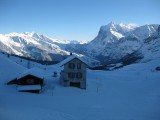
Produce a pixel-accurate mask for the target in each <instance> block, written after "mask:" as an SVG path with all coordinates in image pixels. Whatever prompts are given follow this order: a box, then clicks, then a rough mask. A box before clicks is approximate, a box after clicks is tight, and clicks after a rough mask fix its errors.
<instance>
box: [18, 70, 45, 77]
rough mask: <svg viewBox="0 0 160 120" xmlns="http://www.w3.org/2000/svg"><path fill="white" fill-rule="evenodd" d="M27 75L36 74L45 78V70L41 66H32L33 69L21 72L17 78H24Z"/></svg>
mask: <svg viewBox="0 0 160 120" xmlns="http://www.w3.org/2000/svg"><path fill="white" fill-rule="evenodd" d="M27 75H32V76H35V77H37V78H41V79H43V78H44V71H43V70H41V69H39V68H31V69H28V70H26V71H24V72H22V73H21V74H19V75H18V76H17V79H20V78H23V77H25V76H27Z"/></svg>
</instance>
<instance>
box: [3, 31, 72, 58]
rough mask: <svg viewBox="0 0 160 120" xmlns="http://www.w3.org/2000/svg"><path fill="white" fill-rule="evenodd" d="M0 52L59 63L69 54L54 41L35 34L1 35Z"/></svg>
mask: <svg viewBox="0 0 160 120" xmlns="http://www.w3.org/2000/svg"><path fill="white" fill-rule="evenodd" d="M0 50H1V51H3V52H7V53H9V54H15V55H19V56H25V57H30V58H32V59H37V60H46V61H52V60H55V61H59V60H63V59H64V56H67V55H69V52H66V51H64V50H62V49H61V48H60V47H59V46H58V45H56V44H54V41H53V39H49V38H47V37H45V36H43V35H38V34H36V33H34V32H31V33H28V32H25V33H10V34H5V35H2V34H0Z"/></svg>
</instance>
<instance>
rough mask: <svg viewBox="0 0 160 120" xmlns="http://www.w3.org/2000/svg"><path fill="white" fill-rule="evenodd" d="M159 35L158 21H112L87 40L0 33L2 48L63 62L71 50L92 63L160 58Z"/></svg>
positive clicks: (127, 62) (35, 34) (33, 34)
mask: <svg viewBox="0 0 160 120" xmlns="http://www.w3.org/2000/svg"><path fill="white" fill-rule="evenodd" d="M159 38H160V25H158V24H150V25H143V26H138V25H135V24H125V23H120V24H116V23H114V22H111V23H109V24H108V25H103V26H101V27H100V30H99V32H98V35H97V36H96V37H95V38H94V39H93V40H91V41H90V42H86V43H84V42H80V41H77V40H57V39H51V38H48V37H46V36H44V35H39V34H37V33H34V32H31V33H29V32H24V33H10V34H4V35H3V34H0V50H1V51H2V52H7V53H10V54H15V55H18V56H23V57H29V58H32V59H35V60H43V61H61V60H63V59H64V58H66V57H67V56H68V55H69V53H70V52H72V53H75V54H77V55H79V56H80V57H82V58H83V59H85V60H87V62H88V64H89V65H91V66H96V65H100V64H101V65H108V64H115V63H124V64H131V63H134V62H137V61H147V59H152V58H157V57H160V54H159V51H160V46H159V45H158V46H157V44H159ZM155 49H156V50H155ZM153 51H155V52H154V54H152V52H153ZM149 53H150V57H147V56H148V54H149ZM99 61H100V62H99Z"/></svg>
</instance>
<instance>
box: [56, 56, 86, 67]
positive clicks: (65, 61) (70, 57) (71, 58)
mask: <svg viewBox="0 0 160 120" xmlns="http://www.w3.org/2000/svg"><path fill="white" fill-rule="evenodd" d="M73 59H79V60H80V61H81V62H83V63H84V64H86V65H87V63H86V62H85V61H84V60H83V59H82V58H80V57H78V56H76V55H71V56H69V57H67V58H66V59H64V60H63V61H61V62H60V63H59V64H60V66H63V65H65V64H66V63H68V62H70V61H71V60H73Z"/></svg>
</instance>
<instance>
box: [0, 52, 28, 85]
mask: <svg viewBox="0 0 160 120" xmlns="http://www.w3.org/2000/svg"><path fill="white" fill-rule="evenodd" d="M25 70H26V68H25V67H22V66H21V65H18V64H17V63H15V62H13V61H11V60H9V59H7V58H5V57H4V56H3V55H1V54H0V84H2V83H3V84H4V83H5V82H8V81H10V80H13V79H15V78H16V76H17V75H18V74H20V73H21V72H23V71H25Z"/></svg>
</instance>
